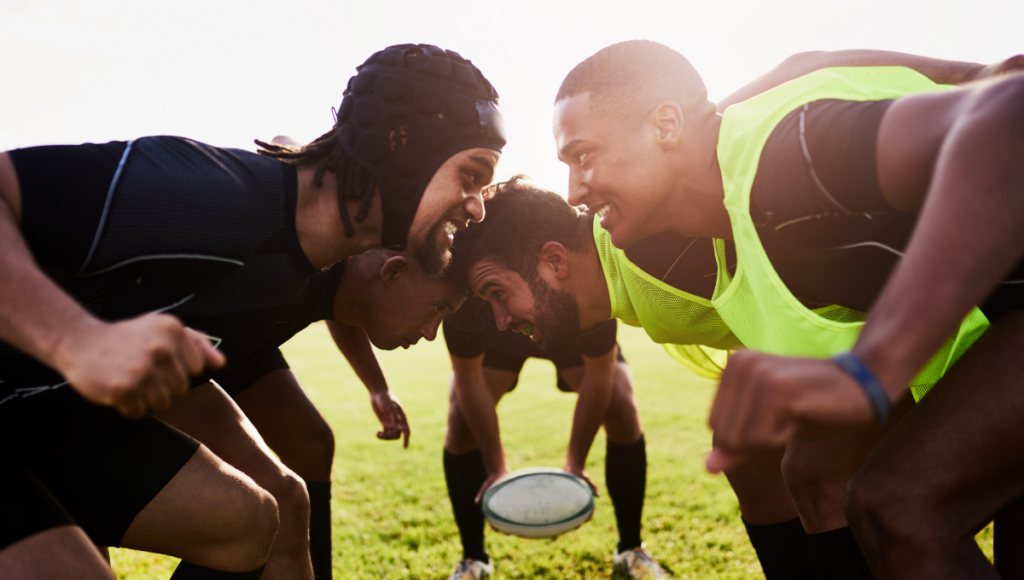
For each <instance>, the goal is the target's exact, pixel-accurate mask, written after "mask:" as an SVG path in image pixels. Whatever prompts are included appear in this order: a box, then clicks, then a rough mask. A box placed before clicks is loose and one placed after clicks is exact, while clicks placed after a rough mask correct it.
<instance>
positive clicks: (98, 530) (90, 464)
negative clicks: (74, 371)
mask: <svg viewBox="0 0 1024 580" xmlns="http://www.w3.org/2000/svg"><path fill="white" fill-rule="evenodd" d="M0 442H2V443H0V472H2V473H3V475H2V476H0V494H2V495H0V497H2V498H3V499H2V500H0V549H4V548H6V547H8V546H10V545H11V544H14V543H16V542H18V541H21V540H23V539H25V538H28V537H29V536H32V535H34V534H37V533H39V532H42V531H45V530H47V529H51V528H55V527H59V526H64V525H78V526H80V527H81V528H82V529H83V530H84V531H85V533H86V534H88V536H89V539H90V540H92V542H94V543H95V544H96V545H99V546H118V545H120V544H121V539H122V538H123V537H124V534H125V532H126V531H127V530H128V526H129V525H130V524H131V523H132V521H133V520H134V519H135V516H137V515H138V514H139V512H141V511H142V509H143V508H145V507H146V505H148V504H149V502H150V501H152V500H153V498H154V497H156V496H157V494H159V493H160V491H161V490H162V489H163V488H164V486H166V485H167V483H168V482H169V481H170V480H171V479H173V478H174V476H175V475H176V474H177V473H178V471H180V470H181V468H182V467H183V466H184V465H185V463H187V462H188V460H189V459H191V457H192V455H193V454H195V452H196V450H197V449H198V448H199V442H198V441H196V440H194V439H192V438H191V437H189V436H188V435H186V434H184V433H182V432H181V431H178V430H177V429H174V428H173V427H171V426H169V425H167V424H166V423H164V422H162V421H160V420H159V419H156V418H154V417H152V416H149V415H147V416H146V417H145V418H143V419H140V420H132V419H126V418H124V417H122V416H121V415H120V414H118V413H117V411H115V410H113V409H112V408H110V407H100V406H97V405H93V404H91V403H89V402H87V401H85V400H84V399H82V398H81V397H80V396H78V394H77V393H75V392H74V391H73V390H72V389H71V388H70V387H67V386H65V387H60V388H58V389H55V390H52V391H47V392H43V393H40V394H37V395H33V396H30V397H26V398H23V399H21V400H18V401H17V403H16V404H0Z"/></svg>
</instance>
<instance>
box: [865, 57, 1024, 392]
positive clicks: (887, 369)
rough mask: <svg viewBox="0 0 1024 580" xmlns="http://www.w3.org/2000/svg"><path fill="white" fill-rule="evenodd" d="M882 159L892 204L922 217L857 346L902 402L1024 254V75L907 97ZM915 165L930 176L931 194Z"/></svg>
mask: <svg viewBox="0 0 1024 580" xmlns="http://www.w3.org/2000/svg"><path fill="white" fill-rule="evenodd" d="M944 124H945V125H946V126H947V127H948V129H947V130H946V131H945V132H944V135H941V139H940V140H936V137H935V136H933V135H932V133H933V132H934V131H935V126H936V125H939V126H940V127H942V126H943V125H944ZM908 135H909V136H913V135H919V136H920V137H919V138H917V139H914V138H913V137H909V138H908V137H907V136H908ZM897 136H903V138H902V139H899V138H897ZM887 137H888V138H887ZM883 138H887V139H886V140H885V141H883ZM936 141H937V142H936ZM878 158H879V181H880V183H882V184H883V193H884V194H885V195H886V197H887V198H888V199H889V201H890V203H891V204H892V205H894V206H896V207H901V208H903V209H910V210H915V209H920V211H921V217H920V219H919V220H918V225H917V228H916V229H915V231H914V235H913V237H912V238H911V239H910V243H909V245H908V246H907V251H906V254H905V255H904V257H903V259H902V260H900V263H899V265H898V266H897V268H896V270H895V271H894V272H893V274H892V276H891V277H890V279H889V282H888V283H887V284H886V286H885V289H884V290H883V291H882V294H881V296H879V298H878V301H877V302H876V305H875V307H874V308H873V309H872V311H871V314H870V316H869V317H868V320H867V324H866V325H865V327H864V331H863V333H862V334H861V337H860V340H859V341H858V343H857V346H856V348H855V349H854V352H855V353H856V354H857V355H859V356H860V357H861V359H862V360H864V362H865V364H867V365H868V366H869V367H870V368H872V369H873V370H874V372H875V373H876V374H877V375H878V376H879V378H880V380H881V381H882V383H883V384H884V385H885V386H886V388H887V390H888V391H889V394H890V396H893V397H895V396H898V395H900V394H902V393H903V391H904V387H906V385H907V384H908V383H909V382H910V380H911V379H912V378H913V376H914V375H915V374H916V373H917V371H918V370H919V369H921V368H922V367H923V366H924V365H925V363H926V362H927V361H928V359H929V358H930V357H931V355H932V354H933V353H934V352H935V351H936V350H938V348H939V346H940V345H941V344H942V342H943V341H944V340H945V339H946V337H948V336H950V335H952V334H953V333H954V332H955V331H956V328H957V327H958V326H959V324H960V321H961V320H962V319H963V317H964V316H966V314H967V313H968V312H969V311H970V309H971V308H972V307H973V306H974V305H975V304H980V303H981V302H982V301H983V300H984V298H985V297H986V296H987V295H988V294H989V293H990V292H991V291H992V290H993V289H994V288H995V287H996V285H997V284H998V283H999V281H1000V279H1001V278H1002V277H1003V276H1004V275H1005V274H1006V272H1008V271H1009V270H1010V269H1011V268H1012V267H1013V265H1014V264H1015V263H1016V262H1017V261H1018V260H1020V258H1021V255H1022V254H1024V164H1022V163H1021V159H1024V75H1019V76H1015V77H1010V78H1007V79H1005V80H1003V81H1000V82H994V83H987V84H985V85H983V86H979V87H976V88H974V89H972V90H970V91H963V92H958V93H951V94H945V95H922V96H921V97H918V98H908V99H901V100H900V101H898V102H897V103H895V104H894V105H893V106H892V107H891V109H890V111H889V112H887V114H886V116H885V117H884V118H883V122H882V127H881V128H880V131H879V149H878ZM929 158H931V161H932V163H931V164H928V163H926V161H927V160H929ZM918 159H920V160H921V161H919V162H915V161H916V160H918ZM908 168H909V170H910V171H913V170H915V169H916V170H917V171H918V172H921V171H922V170H923V171H927V174H926V175H927V177H929V178H930V179H928V180H923V183H924V185H925V186H926V190H925V191H926V192H927V193H926V196H922V195H920V194H916V195H915V191H914V188H913V187H912V185H913V184H914V183H915V182H918V183H920V182H921V181H922V179H921V178H918V179H916V180H915V178H914V176H913V174H910V175H908V173H909V171H908ZM922 198H923V199H922ZM953 281H955V282H953Z"/></svg>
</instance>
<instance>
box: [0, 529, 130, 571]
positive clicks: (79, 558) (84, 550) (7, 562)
mask: <svg viewBox="0 0 1024 580" xmlns="http://www.w3.org/2000/svg"><path fill="white" fill-rule="evenodd" d="M0 578H11V579H14V578H17V579H18V580H53V579H54V578H60V579H61V580H113V579H114V578H115V576H114V572H113V571H112V570H111V569H110V565H109V564H107V562H106V561H105V560H104V559H103V557H102V556H101V555H100V553H99V551H98V550H97V549H96V547H95V546H93V544H92V542H91V541H89V537H88V536H87V535H85V532H84V531H82V528H79V527H78V526H61V527H57V528H50V529H48V530H46V531H43V532H39V533H38V534H34V535H32V536H29V537H27V538H25V539H23V540H21V541H19V542H17V543H15V544H12V545H10V546H8V547H6V548H4V549H3V550H0Z"/></svg>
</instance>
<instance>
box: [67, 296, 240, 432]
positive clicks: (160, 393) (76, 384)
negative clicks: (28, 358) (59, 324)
mask: <svg viewBox="0 0 1024 580" xmlns="http://www.w3.org/2000/svg"><path fill="white" fill-rule="evenodd" d="M60 353H61V354H60V356H59V357H58V359H57V362H58V369H57V370H59V371H60V372H61V374H63V375H64V378H66V379H67V380H68V382H69V384H70V385H71V387H72V388H74V389H75V391H77V392H78V393H79V394H80V395H82V397H84V398H85V399H86V400H88V401H90V402H92V403H96V404H97V405H109V406H111V407H114V408H115V409H117V410H118V411H119V412H120V413H121V414H122V415H125V416H127V417H132V418H139V417H142V416H143V415H144V414H145V413H146V411H148V410H149V409H166V408H167V407H168V406H170V404H171V401H172V400H173V398H174V397H176V396H180V395H183V394H184V393H185V392H187V391H188V389H189V383H190V381H189V379H190V377H192V376H195V375H198V374H200V373H201V372H202V371H203V369H205V368H206V367H210V368H215V369H216V368H220V367H222V366H224V362H225V359H224V355H223V354H221V353H220V352H219V351H217V349H215V348H213V346H212V345H211V344H210V341H209V340H208V339H207V338H206V337H205V336H203V335H202V334H200V333H198V332H196V331H194V330H192V329H191V328H186V327H185V326H184V325H182V323H181V322H180V321H179V320H178V319H177V318H175V317H173V316H170V315H167V314H147V315H145V316H140V317H138V318H133V319H131V320H125V321H121V322H114V323H106V322H100V321H94V322H93V323H91V324H88V325H86V328H84V329H81V330H79V331H77V332H71V333H69V335H68V336H66V337H65V338H64V340H62V342H61V348H60Z"/></svg>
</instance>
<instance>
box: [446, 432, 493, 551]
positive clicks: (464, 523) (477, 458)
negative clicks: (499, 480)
mask: <svg viewBox="0 0 1024 580" xmlns="http://www.w3.org/2000/svg"><path fill="white" fill-rule="evenodd" d="M444 478H445V481H447V482H448V497H449V498H450V499H451V500H452V512H453V513H454V514H455V525H457V526H458V527H459V536H460V537H461V538H462V557H463V558H472V559H474V560H480V561H483V562H490V561H491V559H490V558H489V557H488V556H487V552H485V551H484V514H483V512H482V511H480V506H479V505H477V504H476V503H474V502H473V500H474V499H476V492H478V491H480V486H481V485H483V484H484V481H487V468H486V467H485V466H484V456H483V455H482V454H481V453H480V450H479V449H475V450H473V451H470V452H469V453H466V454H464V455H454V454H452V453H449V452H448V450H447V449H445V450H444Z"/></svg>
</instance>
